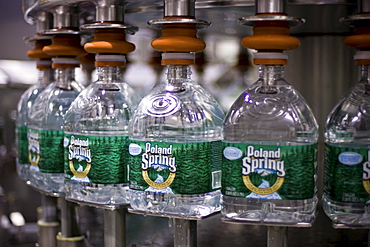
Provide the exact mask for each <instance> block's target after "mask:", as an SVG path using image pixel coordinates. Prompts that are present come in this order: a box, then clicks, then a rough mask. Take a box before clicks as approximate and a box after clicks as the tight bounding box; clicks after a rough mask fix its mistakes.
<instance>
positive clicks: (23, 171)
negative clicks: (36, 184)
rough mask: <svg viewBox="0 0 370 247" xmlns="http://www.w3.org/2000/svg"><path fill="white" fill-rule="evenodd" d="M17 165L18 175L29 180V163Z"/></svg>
mask: <svg viewBox="0 0 370 247" xmlns="http://www.w3.org/2000/svg"><path fill="white" fill-rule="evenodd" d="M16 167H17V173H18V176H19V177H20V178H21V179H22V180H23V181H25V182H28V180H29V179H28V173H29V170H30V165H28V164H18V163H17V165H16Z"/></svg>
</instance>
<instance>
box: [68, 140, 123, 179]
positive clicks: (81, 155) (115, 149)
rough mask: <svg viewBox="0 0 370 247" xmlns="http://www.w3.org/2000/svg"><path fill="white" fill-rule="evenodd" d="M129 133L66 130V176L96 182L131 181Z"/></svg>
mask: <svg viewBox="0 0 370 247" xmlns="http://www.w3.org/2000/svg"><path fill="white" fill-rule="evenodd" d="M127 140H128V137H127V136H84V135H73V134H65V140H64V147H65V149H64V150H65V152H64V153H65V164H64V171H65V178H66V179H71V180H76V181H79V182H89V183H97V184H121V183H128V168H127V155H128V150H127V149H128V144H127Z"/></svg>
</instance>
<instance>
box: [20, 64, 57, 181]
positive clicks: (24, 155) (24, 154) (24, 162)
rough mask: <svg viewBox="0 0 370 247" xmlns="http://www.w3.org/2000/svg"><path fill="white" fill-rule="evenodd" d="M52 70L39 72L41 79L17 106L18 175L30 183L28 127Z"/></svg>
mask: <svg viewBox="0 0 370 247" xmlns="http://www.w3.org/2000/svg"><path fill="white" fill-rule="evenodd" d="M52 74H53V71H52V70H51V69H45V70H39V79H38V81H37V83H36V84H34V85H32V86H30V87H29V88H28V89H27V90H26V91H25V92H24V93H23V94H22V96H21V98H20V99H19V101H18V106H17V120H16V122H15V123H16V141H17V152H18V154H17V158H16V167H17V173H18V175H19V176H20V178H21V179H23V180H24V181H28V171H29V169H30V163H29V160H28V137H27V132H28V127H27V120H28V115H29V112H30V109H31V107H32V105H33V102H34V101H35V99H36V98H37V97H38V95H39V94H40V93H41V92H42V91H43V90H44V89H45V87H46V86H47V85H49V84H50V82H51V81H52V77H53V76H52Z"/></svg>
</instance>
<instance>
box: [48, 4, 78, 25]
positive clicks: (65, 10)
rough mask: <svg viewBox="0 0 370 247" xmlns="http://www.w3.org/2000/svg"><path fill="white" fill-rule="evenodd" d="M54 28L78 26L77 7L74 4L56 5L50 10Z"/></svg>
mask: <svg viewBox="0 0 370 247" xmlns="http://www.w3.org/2000/svg"><path fill="white" fill-rule="evenodd" d="M52 13H53V17H54V24H53V26H54V28H58V29H59V28H78V27H79V20H78V7H77V6H74V5H62V6H57V7H55V8H54V9H53V10H52Z"/></svg>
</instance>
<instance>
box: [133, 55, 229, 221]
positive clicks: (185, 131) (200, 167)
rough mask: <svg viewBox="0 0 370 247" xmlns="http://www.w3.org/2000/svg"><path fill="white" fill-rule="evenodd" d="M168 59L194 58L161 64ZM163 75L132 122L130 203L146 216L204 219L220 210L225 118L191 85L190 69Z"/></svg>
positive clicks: (172, 69) (177, 68)
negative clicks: (222, 140) (167, 61)
mask: <svg viewBox="0 0 370 247" xmlns="http://www.w3.org/2000/svg"><path fill="white" fill-rule="evenodd" d="M169 56H171V58H180V59H184V58H185V59H194V55H193V54H190V53H164V54H163V59H167V58H168V57H169ZM189 56H190V58H189ZM166 74H167V79H166V80H165V81H163V82H161V83H158V84H156V86H155V87H154V88H153V89H152V91H151V92H149V94H147V95H146V96H145V97H144V98H143V100H142V101H141V102H140V104H139V106H138V109H137V111H136V112H135V114H134V115H133V117H132V119H131V122H130V127H129V137H130V146H129V152H130V159H129V161H130V162H129V164H130V165H129V167H130V191H131V196H130V197H131V199H130V200H131V203H130V204H131V207H132V208H133V209H134V210H137V211H141V212H144V214H157V215H163V216H170V215H177V216H178V215H180V216H182V217H203V216H207V215H209V214H211V213H213V212H216V211H219V210H220V203H219V199H220V190H219V189H220V186H221V184H220V182H221V180H220V178H221V174H220V161H221V138H222V121H223V118H224V114H223V112H222V110H221V107H220V106H219V105H218V103H217V102H216V101H215V100H214V99H213V97H211V96H210V94H209V93H208V92H206V91H205V90H204V89H203V88H202V87H201V86H200V85H199V84H197V83H196V82H194V81H192V80H191V77H190V76H191V69H190V65H174V64H171V65H167V68H166Z"/></svg>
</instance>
